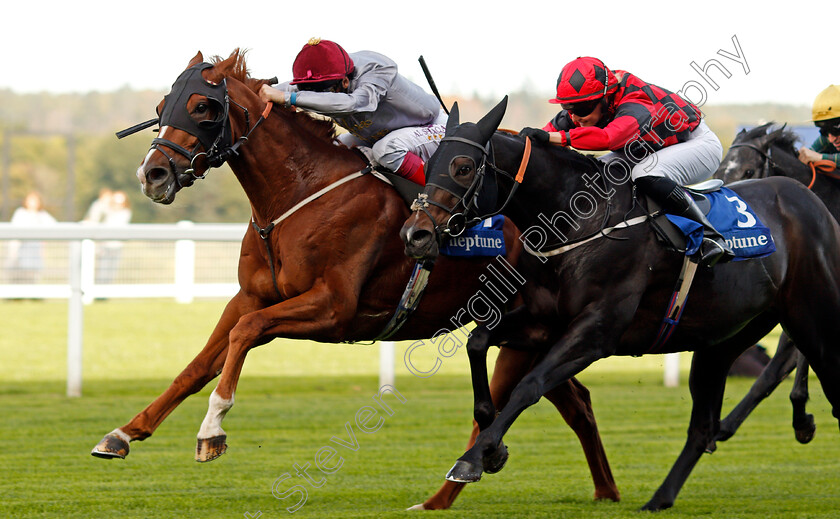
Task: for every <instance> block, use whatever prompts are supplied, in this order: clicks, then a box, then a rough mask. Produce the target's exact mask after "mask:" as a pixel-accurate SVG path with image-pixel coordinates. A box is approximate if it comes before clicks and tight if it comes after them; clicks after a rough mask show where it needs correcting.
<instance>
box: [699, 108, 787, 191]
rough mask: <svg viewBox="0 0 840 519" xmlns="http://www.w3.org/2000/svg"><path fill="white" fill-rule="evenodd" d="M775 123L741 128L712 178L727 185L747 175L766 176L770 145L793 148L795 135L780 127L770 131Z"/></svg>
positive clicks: (753, 176) (768, 168)
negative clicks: (748, 128)
mask: <svg viewBox="0 0 840 519" xmlns="http://www.w3.org/2000/svg"><path fill="white" fill-rule="evenodd" d="M774 124H775V123H772V122H770V123H767V124H763V125H761V126H758V127H756V128H753V129H751V130H749V131H748V130H741V131H740V132H739V133H738V135H736V136H735V140H733V141H732V145H731V146H730V147H729V151H728V152H727V153H726V156H725V157H724V158H723V160H722V161H721V163H720V166H719V167H718V169H717V171H716V172H715V175H714V176H715V178H719V179H721V180H723V181H724V183H726V184H729V183H731V182H735V181H738V180H746V179H750V178H766V177H769V176H771V175H772V168H773V159H772V158H771V152H770V147H771V146H773V145H783V146H786V147H787V148H790V149H791V150H792V149H793V140H795V138H796V137H795V134H793V133H792V132H790V131H789V130H786V129H785V127H784V126H782V127H781V128H778V129H776V130H773V131H770V132H769V133H768V129H770V128H771V127H772V126H773V125H774Z"/></svg>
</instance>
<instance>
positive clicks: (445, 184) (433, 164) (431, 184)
mask: <svg viewBox="0 0 840 519" xmlns="http://www.w3.org/2000/svg"><path fill="white" fill-rule="evenodd" d="M506 108H507V97H505V98H504V99H503V100H502V102H500V103H499V104H498V105H497V106H496V107H495V108H493V110H491V111H490V112H489V113H488V114H487V115H485V116H484V117H483V118H482V119H481V120H480V121H479V122H478V123H464V124H459V112H458V105H457V103H456V104H455V106H453V108H452V113H451V114H450V115H449V121H448V122H447V125H446V136H445V137H444V138H443V140H441V143H440V146H439V147H438V149H437V151H435V153H434V155H432V157H431V158H430V159H429V160H428V162H427V163H426V167H425V172H426V188H425V189H424V191H423V193H422V194H421V195H420V196H419V197H418V198H417V200H415V201H414V203H413V204H412V211H414V213H413V214H412V215H411V216H410V217H409V219H408V220H407V221H406V222H405V224H404V225H403V227H402V230H401V231H400V236H401V237H402V239H403V243H405V251H406V254H407V255H409V256H412V257H415V258H423V259H433V258H435V257H437V255H438V252H439V248H440V245H441V244H442V242H443V241H444V240H445V239H447V238H448V237H450V236H458V235H460V234H461V233H462V232H464V230H465V229H466V228H467V227H469V226H471V225H473V224H476V223H478V222H480V221H481V220H483V219H484V218H487V217H488V216H491V215H493V214H496V213H497V211H496V209H497V207H496V194H497V185H496V175H495V173H496V171H495V167H494V165H493V163H492V150H491V146H490V138H491V137H492V136H493V133H494V132H495V131H496V129H497V128H498V127H499V124H500V123H501V121H502V117H503V116H504V114H505V109H506ZM488 158H489V159H490V160H489V161H488ZM488 166H489V169H492V170H493V171H488Z"/></svg>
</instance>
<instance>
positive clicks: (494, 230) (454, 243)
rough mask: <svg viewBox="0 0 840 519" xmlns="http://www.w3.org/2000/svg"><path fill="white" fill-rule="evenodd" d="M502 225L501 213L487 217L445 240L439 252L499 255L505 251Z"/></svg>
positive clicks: (446, 253) (466, 254) (450, 254)
mask: <svg viewBox="0 0 840 519" xmlns="http://www.w3.org/2000/svg"><path fill="white" fill-rule="evenodd" d="M504 225H505V217H504V216H502V215H496V216H493V217H490V218H487V219H486V220H484V221H482V222H481V223H479V224H477V225H475V226H473V227H470V228H469V229H466V230H465V231H464V232H463V234H461V235H460V236H456V237H454V238H449V239H448V240H446V243H445V245H444V246H443V247H441V249H440V252H441V254H443V255H445V256H501V255H503V254H505V253H506V252H507V250H506V249H505V236H504V233H503V232H502V228H503V227H504Z"/></svg>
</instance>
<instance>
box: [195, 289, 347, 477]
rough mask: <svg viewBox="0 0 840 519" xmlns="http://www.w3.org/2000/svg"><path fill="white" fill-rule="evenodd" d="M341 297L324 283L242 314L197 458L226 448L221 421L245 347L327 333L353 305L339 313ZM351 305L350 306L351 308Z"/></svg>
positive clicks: (231, 336)
mask: <svg viewBox="0 0 840 519" xmlns="http://www.w3.org/2000/svg"><path fill="white" fill-rule="evenodd" d="M333 300H343V301H347V300H349V299H348V298H344V299H341V298H340V297H339V295H338V294H337V293H336V291H335V287H327V286H326V285H325V284H321V285H319V288H315V289H312V290H309V291H308V292H305V293H303V294H301V295H299V296H297V297H293V298H291V299H288V300H285V301H282V302H280V303H278V304H276V305H273V306H270V307H268V308H263V309H261V310H257V311H255V312H251V313H249V314H246V315H244V316H242V317H241V318H240V319H239V322H238V323H236V326H234V327H233V329H232V330H231V331H230V334H229V346H228V349H227V356H226V357H225V360H224V367H223V368H222V373H221V376H220V377H219V383H218V384H217V385H216V389H214V390H213V393H212V394H211V395H210V401H209V405H208V410H207V415H206V416H205V417H204V420H203V421H202V423H201V428H200V429H199V432H198V443H197V447H196V453H195V459H196V461H211V460H214V459H216V458H218V457H219V456H221V455H222V454H224V452H225V450H226V449H227V445H226V444H225V440H226V439H227V435H226V434H225V431H224V430H223V429H222V420H223V419H224V417H225V415H226V414H227V412H228V411H229V410H230V408H231V407H233V400H234V392H235V391H236V385H237V383H238V382H239V376H240V374H241V373H242V366H243V364H244V363H245V356H246V355H247V353H248V350H250V349H251V348H253V347H255V346H258V345H260V344H263V343H265V342H267V340H268V339H269V338H271V337H286V338H307V337H319V336H327V334H328V332H330V331H332V332H333V333H337V332H335V330H336V329H337V328H338V325H339V323H343V322H347V321H348V320H349V317H348V316H352V315H353V313H354V312H355V306H353V305H345V308H344V309H343V311H342V312H339V310H337V309H336V308H333V305H332V304H331V301H333ZM351 306H352V307H351Z"/></svg>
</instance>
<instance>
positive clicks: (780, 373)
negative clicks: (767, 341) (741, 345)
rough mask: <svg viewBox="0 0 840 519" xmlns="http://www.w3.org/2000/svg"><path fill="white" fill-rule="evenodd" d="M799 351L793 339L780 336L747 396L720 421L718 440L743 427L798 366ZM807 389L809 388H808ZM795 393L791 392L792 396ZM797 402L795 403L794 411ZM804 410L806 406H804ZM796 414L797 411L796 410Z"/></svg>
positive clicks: (784, 335)
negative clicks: (773, 352) (770, 357)
mask: <svg viewBox="0 0 840 519" xmlns="http://www.w3.org/2000/svg"><path fill="white" fill-rule="evenodd" d="M797 356H798V351H797V350H796V347H795V346H794V345H793V341H791V340H790V338H789V337H788V336H787V335H786V334H784V333H783V334H782V336H781V337H779V346H778V347H777V348H776V354H775V355H773V358H772V359H770V362H769V363H768V364H767V366H765V367H764V370H762V372H761V374H760V375H759V376H758V378H757V379H756V381H755V382H754V383H753V385H752V387H751V388H750V390H749V392H748V393H747V394H746V396H745V397H744V398H743V399H742V400H741V401H740V402H738V405H736V406H735V408H734V409H732V411H730V412H729V414H728V415H726V418H724V419H723V420H722V421H721V423H720V432H719V433H718V435H717V438H715V439H716V440H717V441H726V440H728V439H729V438H731V437H732V435H733V434H735V431H737V430H738V428H739V427H741V424H742V423H744V420H746V419H747V416H749V415H750V413H752V412H753V409H755V408H756V407H757V406H758V404H760V403H761V401H762V400H764V399H765V398H767V397H768V396H770V393H772V392H773V391H774V390H775V389H776V388H777V387H778V386H779V384H780V383H781V382H782V380H784V378H785V377H786V376H788V375H789V374H790V372H791V371H793V368H794V367H796V358H797ZM806 391H807V390H806ZM792 396H793V394H791V398H792ZM795 410H796V404H794V411H795ZM803 410H804V406H803ZM794 415H795V412H794Z"/></svg>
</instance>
